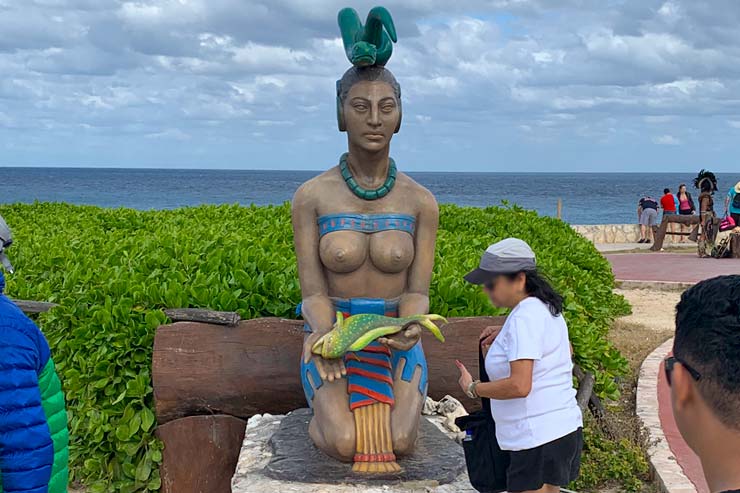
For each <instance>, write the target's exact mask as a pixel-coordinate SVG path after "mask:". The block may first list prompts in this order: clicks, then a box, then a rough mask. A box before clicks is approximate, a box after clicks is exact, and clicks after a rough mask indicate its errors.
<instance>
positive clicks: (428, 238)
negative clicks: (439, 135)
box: [398, 190, 439, 317]
mask: <svg viewBox="0 0 740 493" xmlns="http://www.w3.org/2000/svg"><path fill="white" fill-rule="evenodd" d="M438 226H439V207H438V206H437V201H436V200H435V199H434V196H433V195H432V194H431V193H430V192H429V191H427V190H423V193H422V196H421V207H420V210H419V215H418V218H417V228H416V236H415V242H414V243H415V244H414V250H415V253H414V262H413V263H412V264H411V267H410V268H409V277H408V286H407V288H406V292H405V293H404V294H403V295H402V296H401V300H400V303H399V307H398V311H399V316H401V317H406V316H410V315H418V314H422V313H428V312H429V284H430V283H431V281H432V269H433V268H434V248H435V244H436V241H437V228H438Z"/></svg>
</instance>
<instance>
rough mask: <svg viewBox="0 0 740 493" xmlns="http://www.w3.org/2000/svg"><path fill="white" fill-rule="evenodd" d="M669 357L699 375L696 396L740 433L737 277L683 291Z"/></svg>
mask: <svg viewBox="0 0 740 493" xmlns="http://www.w3.org/2000/svg"><path fill="white" fill-rule="evenodd" d="M673 353H674V354H675V356H676V357H678V358H681V359H683V360H684V361H686V362H687V363H688V364H689V365H690V366H692V367H694V368H695V369H696V370H698V371H699V373H701V378H700V379H699V380H698V381H697V387H698V388H699V392H700V393H701V395H702V397H703V398H704V400H705V401H706V403H707V405H708V406H709V407H710V408H711V409H712V410H713V411H714V413H715V414H716V416H717V417H718V418H719V419H720V420H721V421H722V423H724V424H725V425H726V426H728V427H730V428H733V429H736V430H740V275H732V276H720V277H715V278H713V279H708V280H706V281H702V282H700V283H698V284H697V285H695V286H693V287H691V288H689V289H688V290H686V292H685V293H683V295H682V296H681V301H680V302H679V303H678V306H677V307H676V338H675V341H674V343H673Z"/></svg>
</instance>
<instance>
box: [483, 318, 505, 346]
mask: <svg viewBox="0 0 740 493" xmlns="http://www.w3.org/2000/svg"><path fill="white" fill-rule="evenodd" d="M502 328H503V327H497V326H495V325H491V326H488V327H486V328H485V329H483V332H481V333H480V345H481V346H482V347H483V352H484V353H486V352H488V348H490V347H491V344H493V341H494V340H495V339H496V337H497V336H498V335H499V334H500V333H501V329H502Z"/></svg>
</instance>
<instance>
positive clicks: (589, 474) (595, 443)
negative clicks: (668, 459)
mask: <svg viewBox="0 0 740 493" xmlns="http://www.w3.org/2000/svg"><path fill="white" fill-rule="evenodd" d="M583 438H584V448H583V452H584V453H583V461H582V463H581V475H580V477H579V478H578V480H576V481H575V483H574V484H573V488H574V489H575V490H576V491H593V488H594V487H596V486H599V485H601V484H603V483H604V482H605V481H615V482H617V483H618V484H619V485H620V488H619V491H625V492H629V493H633V492H639V491H642V486H643V484H642V481H641V480H640V477H645V476H647V473H648V463H647V460H646V459H645V454H644V453H643V451H642V450H641V449H640V447H638V446H637V445H635V444H634V443H632V442H630V441H629V440H627V439H624V438H623V439H621V440H617V441H611V440H607V439H605V438H604V437H603V435H601V434H600V433H599V432H598V431H595V430H593V429H590V428H586V429H585V430H584V432H583Z"/></svg>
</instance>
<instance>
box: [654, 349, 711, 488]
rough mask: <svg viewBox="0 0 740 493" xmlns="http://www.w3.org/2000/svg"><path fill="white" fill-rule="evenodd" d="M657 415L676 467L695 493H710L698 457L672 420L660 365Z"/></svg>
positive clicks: (666, 383)
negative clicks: (691, 484)
mask: <svg viewBox="0 0 740 493" xmlns="http://www.w3.org/2000/svg"><path fill="white" fill-rule="evenodd" d="M666 356H668V355H666ZM658 415H659V416H660V424H661V427H662V428H663V433H664V434H665V438H666V440H667V441H668V446H669V447H670V449H671V452H672V453H673V456H674V457H675V458H676V461H678V465H680V466H681V469H683V473H684V474H685V475H686V477H687V478H689V480H690V481H691V482H692V483H694V486H695V487H696V491H697V493H710V492H709V486H707V482H706V480H705V479H704V471H703V469H702V467H701V462H700V461H699V457H697V455H696V454H695V453H694V451H693V450H691V449H690V448H689V446H688V445H687V444H686V442H685V441H684V440H683V438H682V437H681V433H680V432H679V431H678V427H677V426H676V420H675V419H674V418H673V410H672V409H671V390H670V388H669V387H668V382H667V381H666V378H665V371H664V370H663V364H662V363H661V365H660V373H658Z"/></svg>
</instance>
